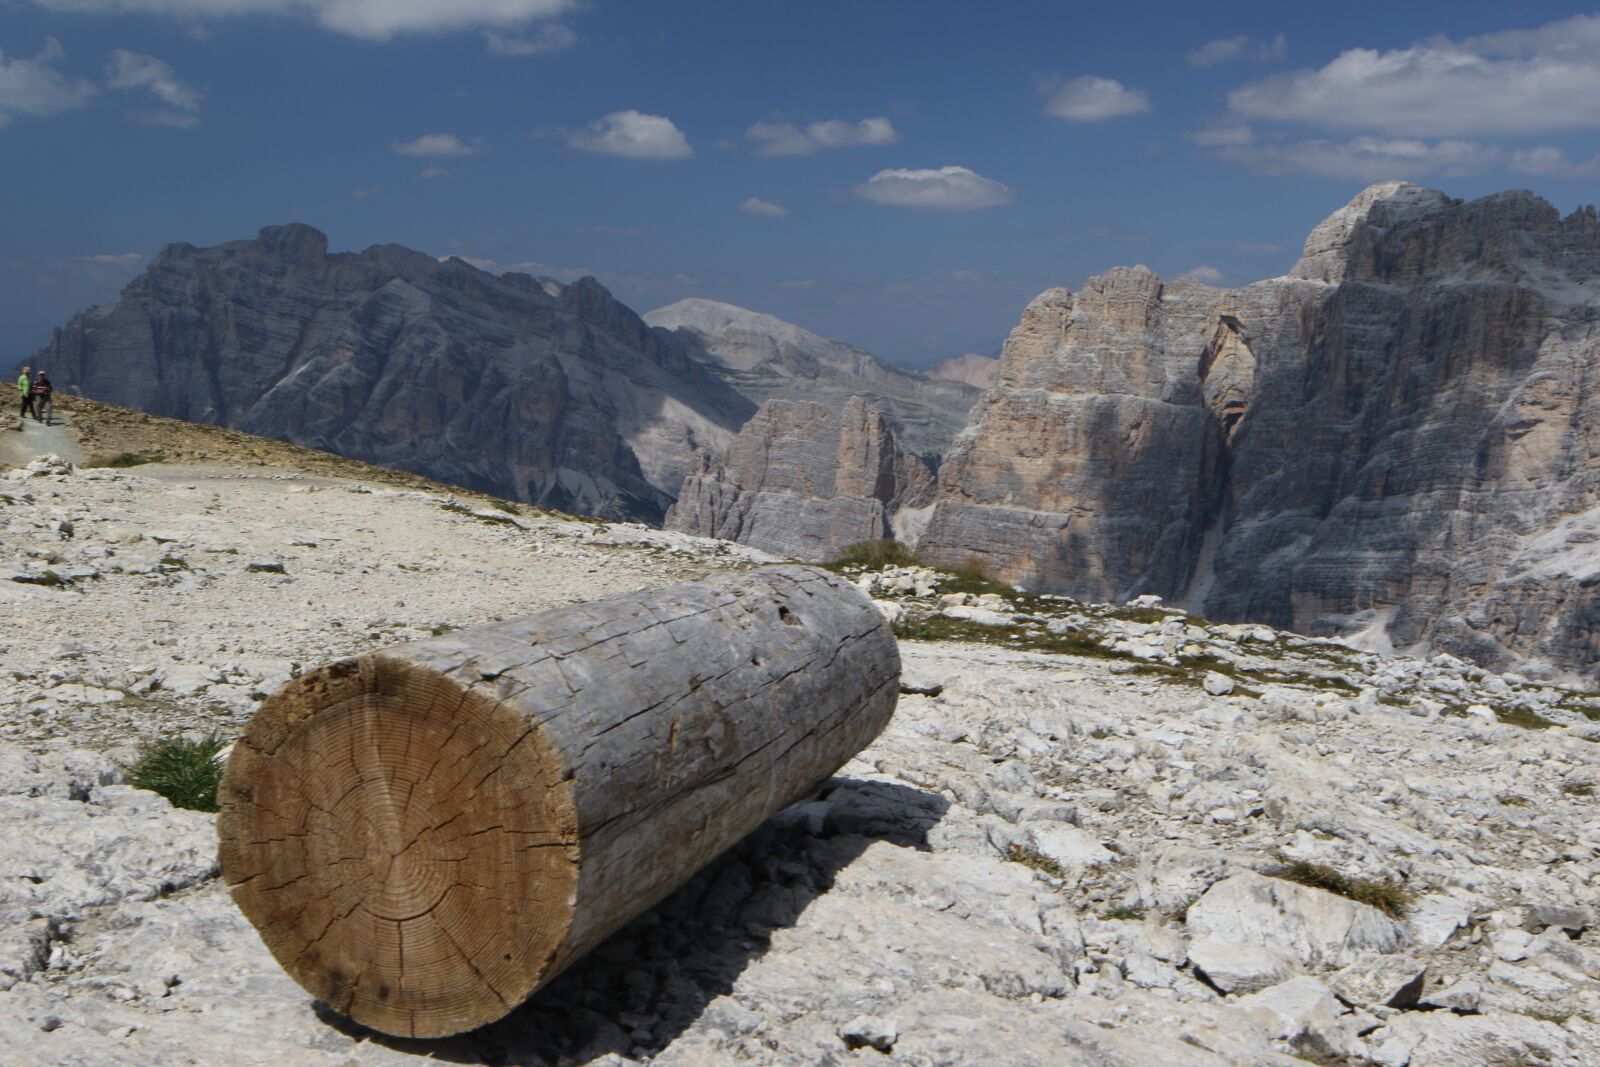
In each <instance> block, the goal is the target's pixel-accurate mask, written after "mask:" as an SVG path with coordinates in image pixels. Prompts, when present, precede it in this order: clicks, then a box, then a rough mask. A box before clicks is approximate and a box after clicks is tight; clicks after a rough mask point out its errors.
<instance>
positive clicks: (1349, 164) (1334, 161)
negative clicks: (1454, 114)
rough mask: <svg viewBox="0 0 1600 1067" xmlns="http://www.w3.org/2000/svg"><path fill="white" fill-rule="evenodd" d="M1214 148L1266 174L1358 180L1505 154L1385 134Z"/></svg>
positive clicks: (1447, 168) (1486, 163)
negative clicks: (1386, 136)
mask: <svg viewBox="0 0 1600 1067" xmlns="http://www.w3.org/2000/svg"><path fill="white" fill-rule="evenodd" d="M1215 152H1216V155H1217V156H1219V157H1220V158H1222V159H1225V160H1228V161H1229V162H1233V163H1238V164H1241V165H1243V166H1246V167H1249V168H1250V169H1251V170H1255V171H1259V172H1261V173H1263V174H1314V175H1318V176H1320V177H1327V178H1349V179H1355V180H1360V181H1376V180H1379V179H1385V178H1422V177H1426V176H1428V175H1442V176H1444V177H1461V176H1463V175H1468V174H1478V173H1481V172H1483V171H1485V170H1488V169H1489V168H1491V167H1494V166H1496V165H1497V164H1499V163H1500V162H1501V161H1502V160H1503V159H1504V156H1505V153H1504V151H1503V150H1502V149H1500V148H1499V147H1497V146H1495V145H1487V144H1483V143H1481V142H1478V141H1458V140H1444V141H1425V140H1417V139H1414V138H1384V137H1354V138H1351V139H1350V140H1347V141H1329V140H1308V141H1288V142H1282V143H1270V144H1253V145H1229V146H1224V147H1222V148H1218V149H1216V150H1215Z"/></svg>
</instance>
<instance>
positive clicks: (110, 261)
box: [81, 252, 144, 269]
mask: <svg viewBox="0 0 1600 1067" xmlns="http://www.w3.org/2000/svg"><path fill="white" fill-rule="evenodd" d="M81 258H82V259H83V261H84V262H86V263H94V264H97V265H99V266H102V267H126V268H130V269H131V268H133V267H137V266H138V265H139V264H141V263H143V262H144V253H143V252H102V253H100V254H99V255H97V256H83V257H81Z"/></svg>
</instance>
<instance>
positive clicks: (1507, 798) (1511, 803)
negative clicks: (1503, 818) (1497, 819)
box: [1495, 793, 1528, 808]
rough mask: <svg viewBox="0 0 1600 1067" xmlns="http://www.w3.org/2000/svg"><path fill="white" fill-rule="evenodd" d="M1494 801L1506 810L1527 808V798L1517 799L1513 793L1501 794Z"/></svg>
mask: <svg viewBox="0 0 1600 1067" xmlns="http://www.w3.org/2000/svg"><path fill="white" fill-rule="evenodd" d="M1495 799H1496V800H1498V801H1499V802H1500V803H1502V804H1504V805H1505V806H1506V807H1508V808H1525V807H1527V806H1528V798H1527V797H1519V796H1517V795H1516V794H1515V793H1501V794H1500V795H1499V796H1497V797H1495Z"/></svg>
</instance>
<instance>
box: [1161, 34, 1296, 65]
mask: <svg viewBox="0 0 1600 1067" xmlns="http://www.w3.org/2000/svg"><path fill="white" fill-rule="evenodd" d="M1288 54H1289V40H1288V38H1286V37H1284V35H1283V34H1281V33H1280V34H1278V36H1276V37H1274V38H1273V39H1272V40H1270V41H1258V40H1256V39H1255V38H1254V37H1246V36H1244V35H1243V34H1241V35H1239V36H1238V37H1222V38H1219V39H1217V40H1215V41H1207V42H1206V43H1205V44H1203V45H1201V46H1200V47H1199V48H1196V49H1195V50H1194V51H1192V52H1190V53H1189V54H1188V55H1186V56H1184V57H1183V58H1184V59H1185V60H1187V61H1188V63H1189V65H1190V66H1193V67H1214V66H1216V65H1217V64H1218V63H1232V62H1233V61H1234V60H1236V59H1254V60H1256V61H1257V62H1260V63H1270V62H1272V61H1274V60H1278V59H1282V58H1283V57H1284V56H1286V55H1288Z"/></svg>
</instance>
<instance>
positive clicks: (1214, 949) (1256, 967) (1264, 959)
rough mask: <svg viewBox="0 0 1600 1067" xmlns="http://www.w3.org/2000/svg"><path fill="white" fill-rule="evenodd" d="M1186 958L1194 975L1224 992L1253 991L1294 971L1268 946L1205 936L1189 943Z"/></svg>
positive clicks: (1278, 980)
mask: <svg viewBox="0 0 1600 1067" xmlns="http://www.w3.org/2000/svg"><path fill="white" fill-rule="evenodd" d="M1189 960H1190V962H1192V963H1193V964H1194V968H1195V973H1196V975H1197V976H1198V977H1200V978H1203V979H1204V980H1205V981H1207V982H1209V983H1211V985H1213V986H1215V987H1216V988H1217V989H1219V990H1221V991H1222V992H1224V993H1254V992H1256V991H1257V990H1260V989H1266V988H1268V987H1270V986H1275V985H1277V984H1278V983H1279V982H1282V981H1284V980H1286V979H1288V978H1291V977H1293V976H1294V971H1295V968H1294V965H1293V964H1292V963H1291V962H1290V961H1289V960H1288V959H1286V958H1285V957H1284V956H1283V955H1282V954H1281V953H1277V952H1274V951H1272V950H1271V949H1267V948H1262V947H1260V946H1257V945H1235V944H1232V943H1230V942H1227V941H1219V940H1217V939H1215V938H1209V937H1205V938H1201V939H1200V940H1198V941H1196V942H1194V943H1193V944H1191V945H1190V946H1189Z"/></svg>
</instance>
